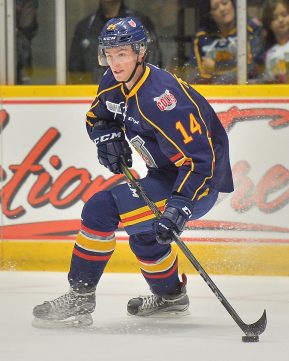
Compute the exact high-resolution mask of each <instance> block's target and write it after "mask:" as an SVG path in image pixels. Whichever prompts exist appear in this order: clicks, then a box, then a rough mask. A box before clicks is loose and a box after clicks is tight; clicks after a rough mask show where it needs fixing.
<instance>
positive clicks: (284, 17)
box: [271, 3, 289, 39]
mask: <svg viewBox="0 0 289 361" xmlns="http://www.w3.org/2000/svg"><path fill="white" fill-rule="evenodd" d="M271 30H272V31H273V33H274V34H275V36H276V37H277V38H285V39H286V38H287V39H289V11H288V8H286V7H285V6H284V5H283V4H281V3H278V4H277V5H276V7H275V10H274V11H273V14H272V22H271Z"/></svg>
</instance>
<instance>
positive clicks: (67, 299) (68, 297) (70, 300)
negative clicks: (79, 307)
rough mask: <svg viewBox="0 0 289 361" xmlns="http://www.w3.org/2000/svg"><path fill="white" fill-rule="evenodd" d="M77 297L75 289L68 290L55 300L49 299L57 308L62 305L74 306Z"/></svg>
mask: <svg viewBox="0 0 289 361" xmlns="http://www.w3.org/2000/svg"><path fill="white" fill-rule="evenodd" d="M76 299H77V297H76V295H75V294H74V292H73V291H68V292H66V293H65V294H64V295H62V296H60V297H57V298H55V300H52V301H49V303H50V304H51V305H52V306H53V307H54V308H55V309H57V308H59V307H62V306H73V305H75V301H76Z"/></svg>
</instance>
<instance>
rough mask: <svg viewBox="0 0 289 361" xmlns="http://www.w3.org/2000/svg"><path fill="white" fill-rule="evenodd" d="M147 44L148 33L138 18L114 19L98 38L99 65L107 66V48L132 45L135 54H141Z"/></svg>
mask: <svg viewBox="0 0 289 361" xmlns="http://www.w3.org/2000/svg"><path fill="white" fill-rule="evenodd" d="M147 42H148V36H147V32H146V30H145V28H144V27H143V25H142V23H141V22H140V21H139V20H138V19H137V18H133V17H127V18H113V19H111V20H109V21H108V22H107V23H106V24H105V25H104V27H103V29H102V31H101V33H100V36H99V38H98V44H99V45H98V62H99V65H104V66H107V61H106V56H105V52H104V50H105V49H106V48H115V47H118V46H125V45H131V47H132V49H133V50H134V52H135V53H136V54H139V52H140V48H141V47H145V49H146V48H147Z"/></svg>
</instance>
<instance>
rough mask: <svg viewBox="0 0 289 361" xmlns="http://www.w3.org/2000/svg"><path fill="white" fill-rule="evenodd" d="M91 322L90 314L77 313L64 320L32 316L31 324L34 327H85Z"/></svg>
mask: <svg viewBox="0 0 289 361" xmlns="http://www.w3.org/2000/svg"><path fill="white" fill-rule="evenodd" d="M92 324H93V319H92V317H91V314H90V313H89V314H86V315H78V316H72V317H70V318H67V319H66V320H42V319H40V318H36V317H35V318H34V320H33V321H32V326H33V327H35V328H85V327H88V326H91V325H92Z"/></svg>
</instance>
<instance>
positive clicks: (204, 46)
mask: <svg viewBox="0 0 289 361" xmlns="http://www.w3.org/2000/svg"><path fill="white" fill-rule="evenodd" d="M247 44H248V47H247V51H248V78H249V79H251V78H252V79H253V78H255V77H256V64H260V63H262V59H263V46H262V41H261V26H260V25H259V24H258V23H256V22H255V21H253V20H251V19H250V20H249V21H248V25H247ZM203 58H211V59H213V61H214V68H213V69H212V70H208V69H205V68H204V67H203V64H202V62H203ZM191 65H192V66H193V67H194V68H195V69H196V70H197V71H196V72H195V73H196V79H202V78H203V79H212V83H215V84H226V83H231V84H233V83H236V80H237V29H236V28H233V29H232V30H231V31H230V32H229V33H228V34H227V35H226V36H224V35H222V34H221V33H220V32H216V33H208V32H207V31H205V30H202V29H200V30H199V31H198V32H197V33H196V34H195V36H194V37H193V40H192V54H191ZM196 79H195V80H196Z"/></svg>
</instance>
